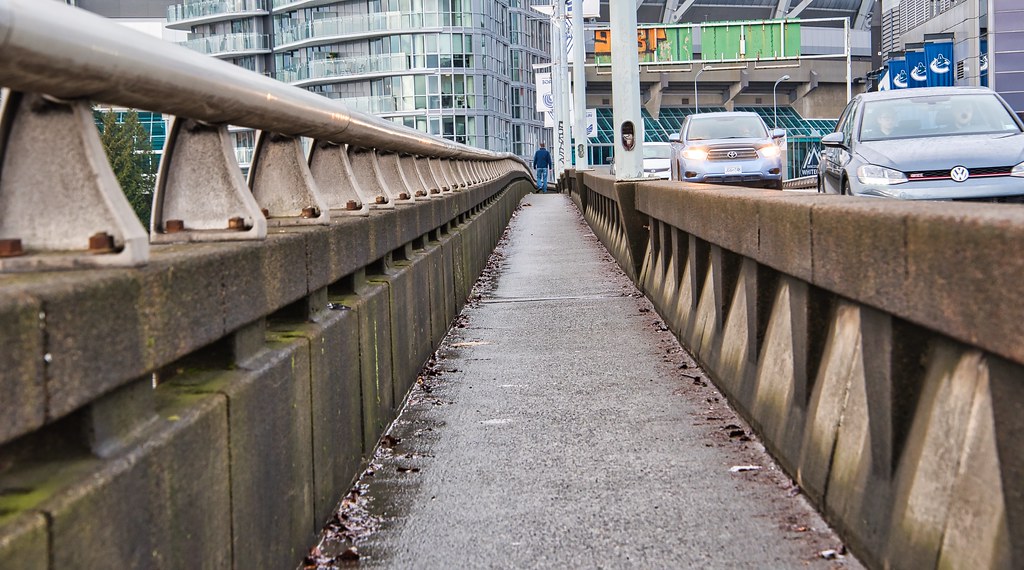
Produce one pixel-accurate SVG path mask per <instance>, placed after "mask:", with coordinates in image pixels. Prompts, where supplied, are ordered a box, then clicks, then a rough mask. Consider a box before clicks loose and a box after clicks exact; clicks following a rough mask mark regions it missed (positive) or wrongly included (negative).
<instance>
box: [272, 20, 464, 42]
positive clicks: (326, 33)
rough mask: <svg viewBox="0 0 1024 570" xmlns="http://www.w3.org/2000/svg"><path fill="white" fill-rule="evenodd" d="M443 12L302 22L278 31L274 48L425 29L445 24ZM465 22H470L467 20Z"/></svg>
mask: <svg viewBox="0 0 1024 570" xmlns="http://www.w3.org/2000/svg"><path fill="white" fill-rule="evenodd" d="M443 16H445V14H439V13H436V12H430V13H424V14H405V13H402V12H380V13H377V14H360V15H358V16H346V17H344V18H330V19H323V20H312V21H308V22H299V23H298V24H295V25H292V26H288V27H286V28H282V29H281V30H280V31H279V33H278V41H277V45H276V46H275V48H274V49H275V50H276V51H281V50H289V49H299V48H304V47H309V46H314V45H319V44H330V43H335V42H338V41H345V40H355V39H366V38H374V37H380V36H387V35H392V34H400V33H410V32H411V33H415V32H422V31H425V30H424V29H425V28H428V29H429V28H441V27H443V26H445V24H444V23H443V20H444V18H443ZM467 20H468V18H467ZM465 25H466V26H468V25H470V24H469V23H468V21H467V23H466V24H465Z"/></svg>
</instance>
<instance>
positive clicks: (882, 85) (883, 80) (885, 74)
mask: <svg viewBox="0 0 1024 570" xmlns="http://www.w3.org/2000/svg"><path fill="white" fill-rule="evenodd" d="M882 69H883V70H884V71H882V74H881V75H879V76H878V89H877V90H878V91H889V90H890V89H892V78H891V77H890V76H889V64H888V63H884V64H882Z"/></svg>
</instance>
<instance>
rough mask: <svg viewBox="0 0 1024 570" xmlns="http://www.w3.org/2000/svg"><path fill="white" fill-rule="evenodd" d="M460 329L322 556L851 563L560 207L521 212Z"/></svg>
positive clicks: (561, 562)
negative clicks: (352, 552) (833, 554)
mask: <svg viewBox="0 0 1024 570" xmlns="http://www.w3.org/2000/svg"><path fill="white" fill-rule="evenodd" d="M452 331H453V332H452V333H451V334H450V335H449V336H448V338H447V339H446V341H445V342H444V343H443V344H442V347H441V349H440V350H439V351H438V353H437V355H436V358H435V359H434V360H432V361H431V363H430V365H429V366H428V368H427V369H426V371H425V373H424V375H423V376H422V377H421V379H420V381H419V382H418V383H417V386H416V387H415V388H414V389H413V391H412V392H411V394H410V396H409V398H408V400H407V402H406V404H405V406H404V408H403V411H402V413H401V415H400V416H399V417H398V419H397V420H396V422H395V423H394V424H393V426H392V428H391V431H390V432H389V435H387V436H385V437H384V439H383V440H382V445H381V446H380V447H379V448H378V450H377V454H376V456H375V458H374V459H373V460H372V461H371V463H370V466H369V471H368V472H366V473H364V474H363V476H362V477H361V478H360V479H359V482H358V484H357V489H359V491H358V493H353V494H350V495H349V496H348V498H347V499H346V500H345V501H343V504H342V509H341V511H340V512H341V515H343V516H341V517H339V519H336V520H335V522H334V523H333V524H332V525H329V527H328V531H327V532H326V533H325V535H324V537H322V540H321V543H320V546H319V547H318V550H317V551H316V553H317V554H321V555H322V558H320V560H323V559H326V558H328V557H333V556H335V555H337V554H339V553H341V552H342V551H344V550H345V549H347V548H349V547H351V546H352V544H353V543H354V544H355V548H356V549H357V551H358V554H359V556H360V557H361V560H362V565H366V566H371V567H395V568H406V567H419V568H433V567H458V568H474V567H528V568H539V567H558V568H563V567H576V568H599V567H650V568H658V567H660V568H688V567H689V568H692V567H702V568H726V567H730V568H732V567H755V566H756V567H771V568H797V567H807V566H810V567H822V568H825V567H828V568H831V567H843V568H859V567H860V565H859V563H858V562H857V560H856V559H854V558H853V557H852V556H848V557H847V556H840V557H838V558H832V559H826V557H829V553H828V552H827V551H829V550H833V549H839V548H840V542H839V539H838V538H836V536H835V535H834V534H833V533H832V531H831V530H830V529H829V528H828V526H827V525H826V524H825V523H824V522H823V520H822V519H821V518H820V517H819V515H818V514H817V513H816V512H815V511H814V510H813V509H812V508H811V507H810V506H809V505H808V503H807V502H806V501H804V499H803V497H802V496H801V495H799V494H798V493H797V490H796V487H795V486H794V485H793V483H792V482H791V481H790V480H789V478H788V477H786V476H785V474H784V473H782V472H781V471H780V470H779V469H778V468H777V467H776V466H775V465H774V463H773V462H772V461H771V459H770V457H768V456H767V455H766V454H765V453H764V450H763V447H762V446H761V445H760V444H759V443H758V442H757V441H756V438H755V436H754V435H753V434H752V433H751V432H750V430H749V428H747V427H746V424H744V423H743V422H742V420H740V419H739V418H738V417H737V416H736V415H735V414H734V413H733V412H732V411H731V410H730V409H729V407H728V405H727V404H726V402H725V398H724V397H723V396H722V395H721V394H720V393H719V392H718V391H717V390H716V389H715V388H714V387H713V386H712V385H711V384H710V383H709V382H708V380H707V378H706V377H705V376H704V374H703V372H702V371H701V370H700V369H699V368H698V367H697V365H696V364H695V363H694V361H693V360H692V359H691V358H690V357H689V355H688V354H687V353H686V352H685V351H683V350H682V349H681V348H680V346H679V344H678V343H677V342H676V339H675V338H674V336H673V335H672V333H671V332H668V330H667V328H666V327H665V326H664V325H663V324H662V322H661V320H660V319H659V318H658V316H657V314H656V313H655V312H654V311H653V310H652V309H651V305H650V304H649V302H648V301H647V299H646V298H644V297H643V296H642V295H641V294H640V293H638V292H637V291H636V289H635V288H634V287H633V285H632V283H631V282H630V280H629V279H628V278H627V277H626V276H625V275H623V274H622V272H621V271H620V269H619V267H618V266H617V265H616V264H615V263H614V261H613V260H612V259H611V257H610V256H609V254H608V253H607V251H606V250H605V249H604V248H603V247H602V246H601V244H600V242H599V241H598V240H597V238H596V237H595V236H594V234H593V233H592V232H591V230H590V228H589V227H588V226H587V224H586V222H585V221H584V220H583V219H582V217H581V216H580V215H579V213H578V211H577V209H576V208H575V207H573V205H572V204H571V202H570V201H569V198H568V197H567V196H565V195H538V194H534V195H530V196H528V197H527V198H526V199H524V201H523V203H522V207H521V209H520V210H519V212H518V215H517V216H516V217H515V218H514V219H513V222H512V224H511V227H510V229H509V231H508V233H507V234H506V237H505V239H504V240H503V244H502V245H500V246H499V249H498V251H497V253H496V254H495V256H493V257H492V258H491V261H490V263H489V268H488V270H487V271H486V272H485V274H484V278H483V279H482V280H481V282H479V283H478V284H477V290H476V291H475V295H474V300H473V301H472V302H471V304H470V305H469V306H468V307H467V308H466V309H465V310H464V312H463V316H462V317H460V322H459V323H458V325H457V327H456V328H454V329H452ZM742 466H747V467H750V466H753V467H750V470H742V469H737V467H742ZM342 520H343V521H344V522H345V524H346V526H347V527H349V529H350V530H351V531H354V532H347V533H346V532H339V525H338V522H340V521H342ZM367 527H369V528H373V529H374V530H373V532H365V529H366V528H367ZM822 552H826V554H825V556H823V555H822ZM313 558H316V557H315V556H314V557H313ZM829 558H830V557H829ZM309 561H312V560H309Z"/></svg>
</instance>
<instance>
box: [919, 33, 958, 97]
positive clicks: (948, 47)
mask: <svg viewBox="0 0 1024 570" xmlns="http://www.w3.org/2000/svg"><path fill="white" fill-rule="evenodd" d="M924 58H925V60H926V61H927V62H928V87H947V86H950V85H953V83H954V81H953V63H952V60H953V42H951V41H950V42H934V43H925V44H924Z"/></svg>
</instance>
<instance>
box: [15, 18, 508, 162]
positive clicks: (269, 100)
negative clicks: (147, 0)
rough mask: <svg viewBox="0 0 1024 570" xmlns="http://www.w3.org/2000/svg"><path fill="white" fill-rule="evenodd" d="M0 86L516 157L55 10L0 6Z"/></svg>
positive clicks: (433, 152)
mask: <svg viewBox="0 0 1024 570" xmlns="http://www.w3.org/2000/svg"><path fill="white" fill-rule="evenodd" d="M0 53H3V54H4V57H2V58H0V85H2V86H5V87H8V88H10V89H12V90H15V91H27V92H41V93H45V94H48V95H50V96H53V97H57V98H62V99H90V100H93V101H97V102H102V103H107V104H112V105H120V106H125V107H131V108H137V109H145V110H149V111H156V112H162V113H168V114H172V115H176V116H180V117H188V118H190V119H195V120H199V121H203V122H206V123H212V124H232V125H239V126H243V127H250V128H253V129H261V130H265V131H269V132H273V133H279V134H282V135H288V136H304V137H310V138H313V139H317V140H321V141H330V142H334V143H347V144H351V145H353V146H356V147H362V148H371V149H377V150H380V151H384V152H396V153H403V154H412V155H419V156H426V157H437V158H458V159H466V160H487V161H492V160H502V159H513V160H516V161H517V162H520V163H523V164H524V165H525V163H524V162H523V160H522V158H520V157H518V156H516V155H514V154H510V153H497V152H492V151H487V150H482V149H477V148H473V147H469V146H466V145H463V144H459V143H455V142H452V141H448V140H445V139H442V138H439V137H435V136H431V135H427V134H425V133H423V132H421V131H417V130H415V129H411V128H408V127H404V126H401V125H398V124H395V123H392V122H390V121H385V120H383V119H379V118H377V117H373V116H370V115H366V114H363V113H359V112H357V111H354V110H352V109H350V108H348V107H347V106H345V105H344V104H343V103H340V102H338V101H333V100H330V99H327V98H325V97H323V96H320V95H317V94H314V93H311V92H309V91H306V90H304V89H301V88H298V87H293V86H290V85H287V84H284V83H281V82H279V81H276V80H274V79H271V78H269V77H264V76H262V75H260V74H257V73H253V72H251V71H248V70H245V69H242V68H240V67H237V66H234V65H232V64H230V63H227V62H225V61H220V60H217V59H214V58H211V57H207V56H204V55H202V54H199V53H195V52H192V51H190V50H188V49H186V48H183V47H181V46H177V45H173V44H170V43H167V42H164V41H162V40H160V39H157V38H155V37H151V36H147V35H145V34H143V33H141V32H137V31H135V30H131V29H129V28H126V27H124V26H120V25H118V24H116V23H114V22H112V21H110V20H108V19H106V18H103V17H100V16H97V15H95V14H91V13H89V12H86V11H85V10H82V9H79V8H75V7H71V6H67V5H65V4H63V3H59V2H40V1H38V0H0Z"/></svg>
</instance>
